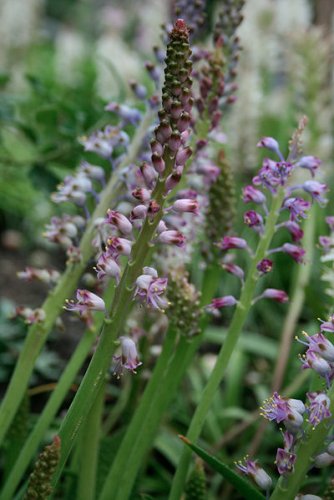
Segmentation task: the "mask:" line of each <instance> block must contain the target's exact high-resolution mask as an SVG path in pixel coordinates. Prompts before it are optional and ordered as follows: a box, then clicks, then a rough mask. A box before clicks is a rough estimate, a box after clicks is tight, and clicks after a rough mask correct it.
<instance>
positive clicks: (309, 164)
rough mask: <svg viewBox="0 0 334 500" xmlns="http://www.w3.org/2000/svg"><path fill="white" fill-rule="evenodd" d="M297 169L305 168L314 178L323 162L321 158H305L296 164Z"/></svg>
mask: <svg viewBox="0 0 334 500" xmlns="http://www.w3.org/2000/svg"><path fill="white" fill-rule="evenodd" d="M296 165H297V167H301V168H305V169H307V170H309V171H310V172H311V175H312V177H314V174H315V172H316V170H318V168H319V167H320V165H321V160H320V158H317V157H316V156H303V157H302V158H300V160H298V162H297V163H296Z"/></svg>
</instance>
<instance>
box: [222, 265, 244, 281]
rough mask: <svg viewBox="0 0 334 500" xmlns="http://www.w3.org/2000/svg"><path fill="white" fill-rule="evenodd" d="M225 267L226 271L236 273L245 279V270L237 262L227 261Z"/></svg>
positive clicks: (238, 276) (235, 274)
mask: <svg viewBox="0 0 334 500" xmlns="http://www.w3.org/2000/svg"><path fill="white" fill-rule="evenodd" d="M222 267H223V269H224V271H226V272H228V273H230V274H234V276H236V277H237V278H239V279H241V280H243V279H244V276H245V273H244V271H243V269H241V267H239V266H237V265H236V264H233V263H230V262H228V263H226V264H223V266H222Z"/></svg>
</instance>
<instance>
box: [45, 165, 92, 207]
mask: <svg viewBox="0 0 334 500" xmlns="http://www.w3.org/2000/svg"><path fill="white" fill-rule="evenodd" d="M91 191H92V182H91V180H90V179H89V178H88V177H87V176H86V175H85V174H84V173H78V174H77V175H75V176H70V175H68V176H67V177H65V179H64V182H63V183H62V184H59V186H58V187H57V192H56V193H53V194H52V195H51V199H52V201H54V202H55V203H63V202H66V201H70V202H73V203H76V204H77V205H80V206H81V205H83V204H84V203H85V201H86V193H88V192H91Z"/></svg>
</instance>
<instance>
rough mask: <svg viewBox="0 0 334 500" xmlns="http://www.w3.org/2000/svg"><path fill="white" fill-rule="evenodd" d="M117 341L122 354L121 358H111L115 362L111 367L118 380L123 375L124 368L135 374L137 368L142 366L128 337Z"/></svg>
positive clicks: (134, 345)
mask: <svg viewBox="0 0 334 500" xmlns="http://www.w3.org/2000/svg"><path fill="white" fill-rule="evenodd" d="M119 340H120V343H121V348H122V354H121V356H114V357H113V360H114V362H115V363H114V366H113V373H114V374H115V375H117V377H118V378H119V377H120V376H121V375H123V370H124V368H125V369H126V370H129V371H131V372H132V373H136V369H137V368H138V366H141V365H142V364H143V363H141V362H140V361H139V357H138V352H137V347H136V344H135V342H134V341H133V340H132V339H130V338H129V337H120V338H119Z"/></svg>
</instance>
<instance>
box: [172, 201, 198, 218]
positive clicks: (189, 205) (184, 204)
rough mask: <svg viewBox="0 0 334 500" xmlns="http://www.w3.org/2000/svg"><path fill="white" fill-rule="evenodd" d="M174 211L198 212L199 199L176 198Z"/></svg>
mask: <svg viewBox="0 0 334 500" xmlns="http://www.w3.org/2000/svg"><path fill="white" fill-rule="evenodd" d="M172 209H173V210H174V212H181V213H183V212H190V213H193V214H196V215H197V214H198V201H197V200H193V199H182V200H176V201H175V202H174V204H173V206H172Z"/></svg>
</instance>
